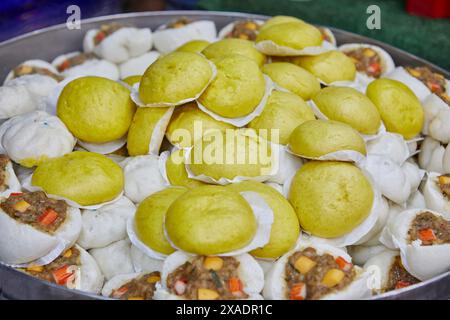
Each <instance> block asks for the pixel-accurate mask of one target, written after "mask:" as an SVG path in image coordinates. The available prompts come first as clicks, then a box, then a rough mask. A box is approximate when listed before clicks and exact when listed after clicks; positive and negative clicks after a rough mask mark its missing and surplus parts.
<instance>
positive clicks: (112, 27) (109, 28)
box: [94, 23, 124, 45]
mask: <svg viewBox="0 0 450 320" xmlns="http://www.w3.org/2000/svg"><path fill="white" fill-rule="evenodd" d="M122 28H124V26H123V25H121V24H119V23H108V24H102V25H101V26H100V30H98V32H97V34H96V35H95V37H94V45H98V44H100V43H101V42H102V41H103V40H105V38H106V37H108V36H110V35H112V34H113V33H114V32H116V31H117V30H119V29H122Z"/></svg>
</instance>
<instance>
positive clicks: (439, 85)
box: [405, 67, 446, 94]
mask: <svg viewBox="0 0 450 320" xmlns="http://www.w3.org/2000/svg"><path fill="white" fill-rule="evenodd" d="M405 70H406V71H407V72H408V73H409V74H410V75H412V76H413V77H414V78H416V79H418V80H420V81H421V82H422V83H423V84H424V85H426V86H427V87H428V89H430V91H431V92H433V93H436V94H442V93H444V92H446V81H445V78H444V76H443V75H442V74H439V73H436V72H433V71H431V70H430V69H429V68H428V67H415V68H413V67H406V68H405Z"/></svg>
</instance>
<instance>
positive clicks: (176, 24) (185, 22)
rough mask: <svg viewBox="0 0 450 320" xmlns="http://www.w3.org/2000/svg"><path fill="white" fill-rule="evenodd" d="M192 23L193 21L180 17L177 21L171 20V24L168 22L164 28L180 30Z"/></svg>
mask: <svg viewBox="0 0 450 320" xmlns="http://www.w3.org/2000/svg"><path fill="white" fill-rule="evenodd" d="M192 22H194V20H192V19H189V18H186V17H181V18H179V19H176V20H173V21H171V22H169V23H168V24H167V26H166V29H178V28H182V27H184V26H187V25H188V24H190V23H192Z"/></svg>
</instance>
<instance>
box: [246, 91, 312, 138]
mask: <svg viewBox="0 0 450 320" xmlns="http://www.w3.org/2000/svg"><path fill="white" fill-rule="evenodd" d="M313 119H315V117H314V113H313V112H312V111H311V109H309V107H308V105H307V104H306V102H305V101H304V100H303V99H302V98H300V97H299V96H297V95H295V94H293V93H290V92H283V91H272V94H271V95H270V96H269V99H268V100H267V104H266V106H265V107H264V111H263V112H262V113H261V115H259V116H258V117H256V118H255V119H253V120H252V121H251V122H250V123H249V124H248V127H249V128H252V129H255V130H260V129H265V130H267V139H268V140H270V141H272V142H274V143H279V144H287V143H288V142H289V137H290V135H291V133H292V131H294V129H295V128H297V127H298V126H299V125H300V124H302V123H303V122H305V121H308V120H313ZM273 130H278V133H277V134H276V135H274V136H273V137H278V139H277V140H278V141H273V139H272V131H273Z"/></svg>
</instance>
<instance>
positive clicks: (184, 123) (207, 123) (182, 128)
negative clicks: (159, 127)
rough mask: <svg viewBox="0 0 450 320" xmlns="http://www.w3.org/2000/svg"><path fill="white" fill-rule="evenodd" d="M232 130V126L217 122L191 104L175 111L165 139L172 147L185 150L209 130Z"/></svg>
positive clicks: (193, 103)
mask: <svg viewBox="0 0 450 320" xmlns="http://www.w3.org/2000/svg"><path fill="white" fill-rule="evenodd" d="M233 128H234V126H233V125H231V124H229V123H226V122H221V121H217V120H216V119H214V118H213V117H211V116H210V115H208V114H207V113H205V112H203V111H201V110H200V109H199V108H198V106H197V103H195V102H191V103H188V104H185V105H183V106H180V107H177V108H176V109H175V111H174V112H173V114H172V117H171V119H170V123H169V126H168V127H167V131H166V137H167V139H168V140H169V141H170V143H172V144H173V145H177V146H179V147H181V148H187V147H190V146H192V144H193V142H194V140H195V139H198V138H200V137H201V136H202V135H203V134H205V133H207V132H209V131H211V130H226V129H233Z"/></svg>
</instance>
